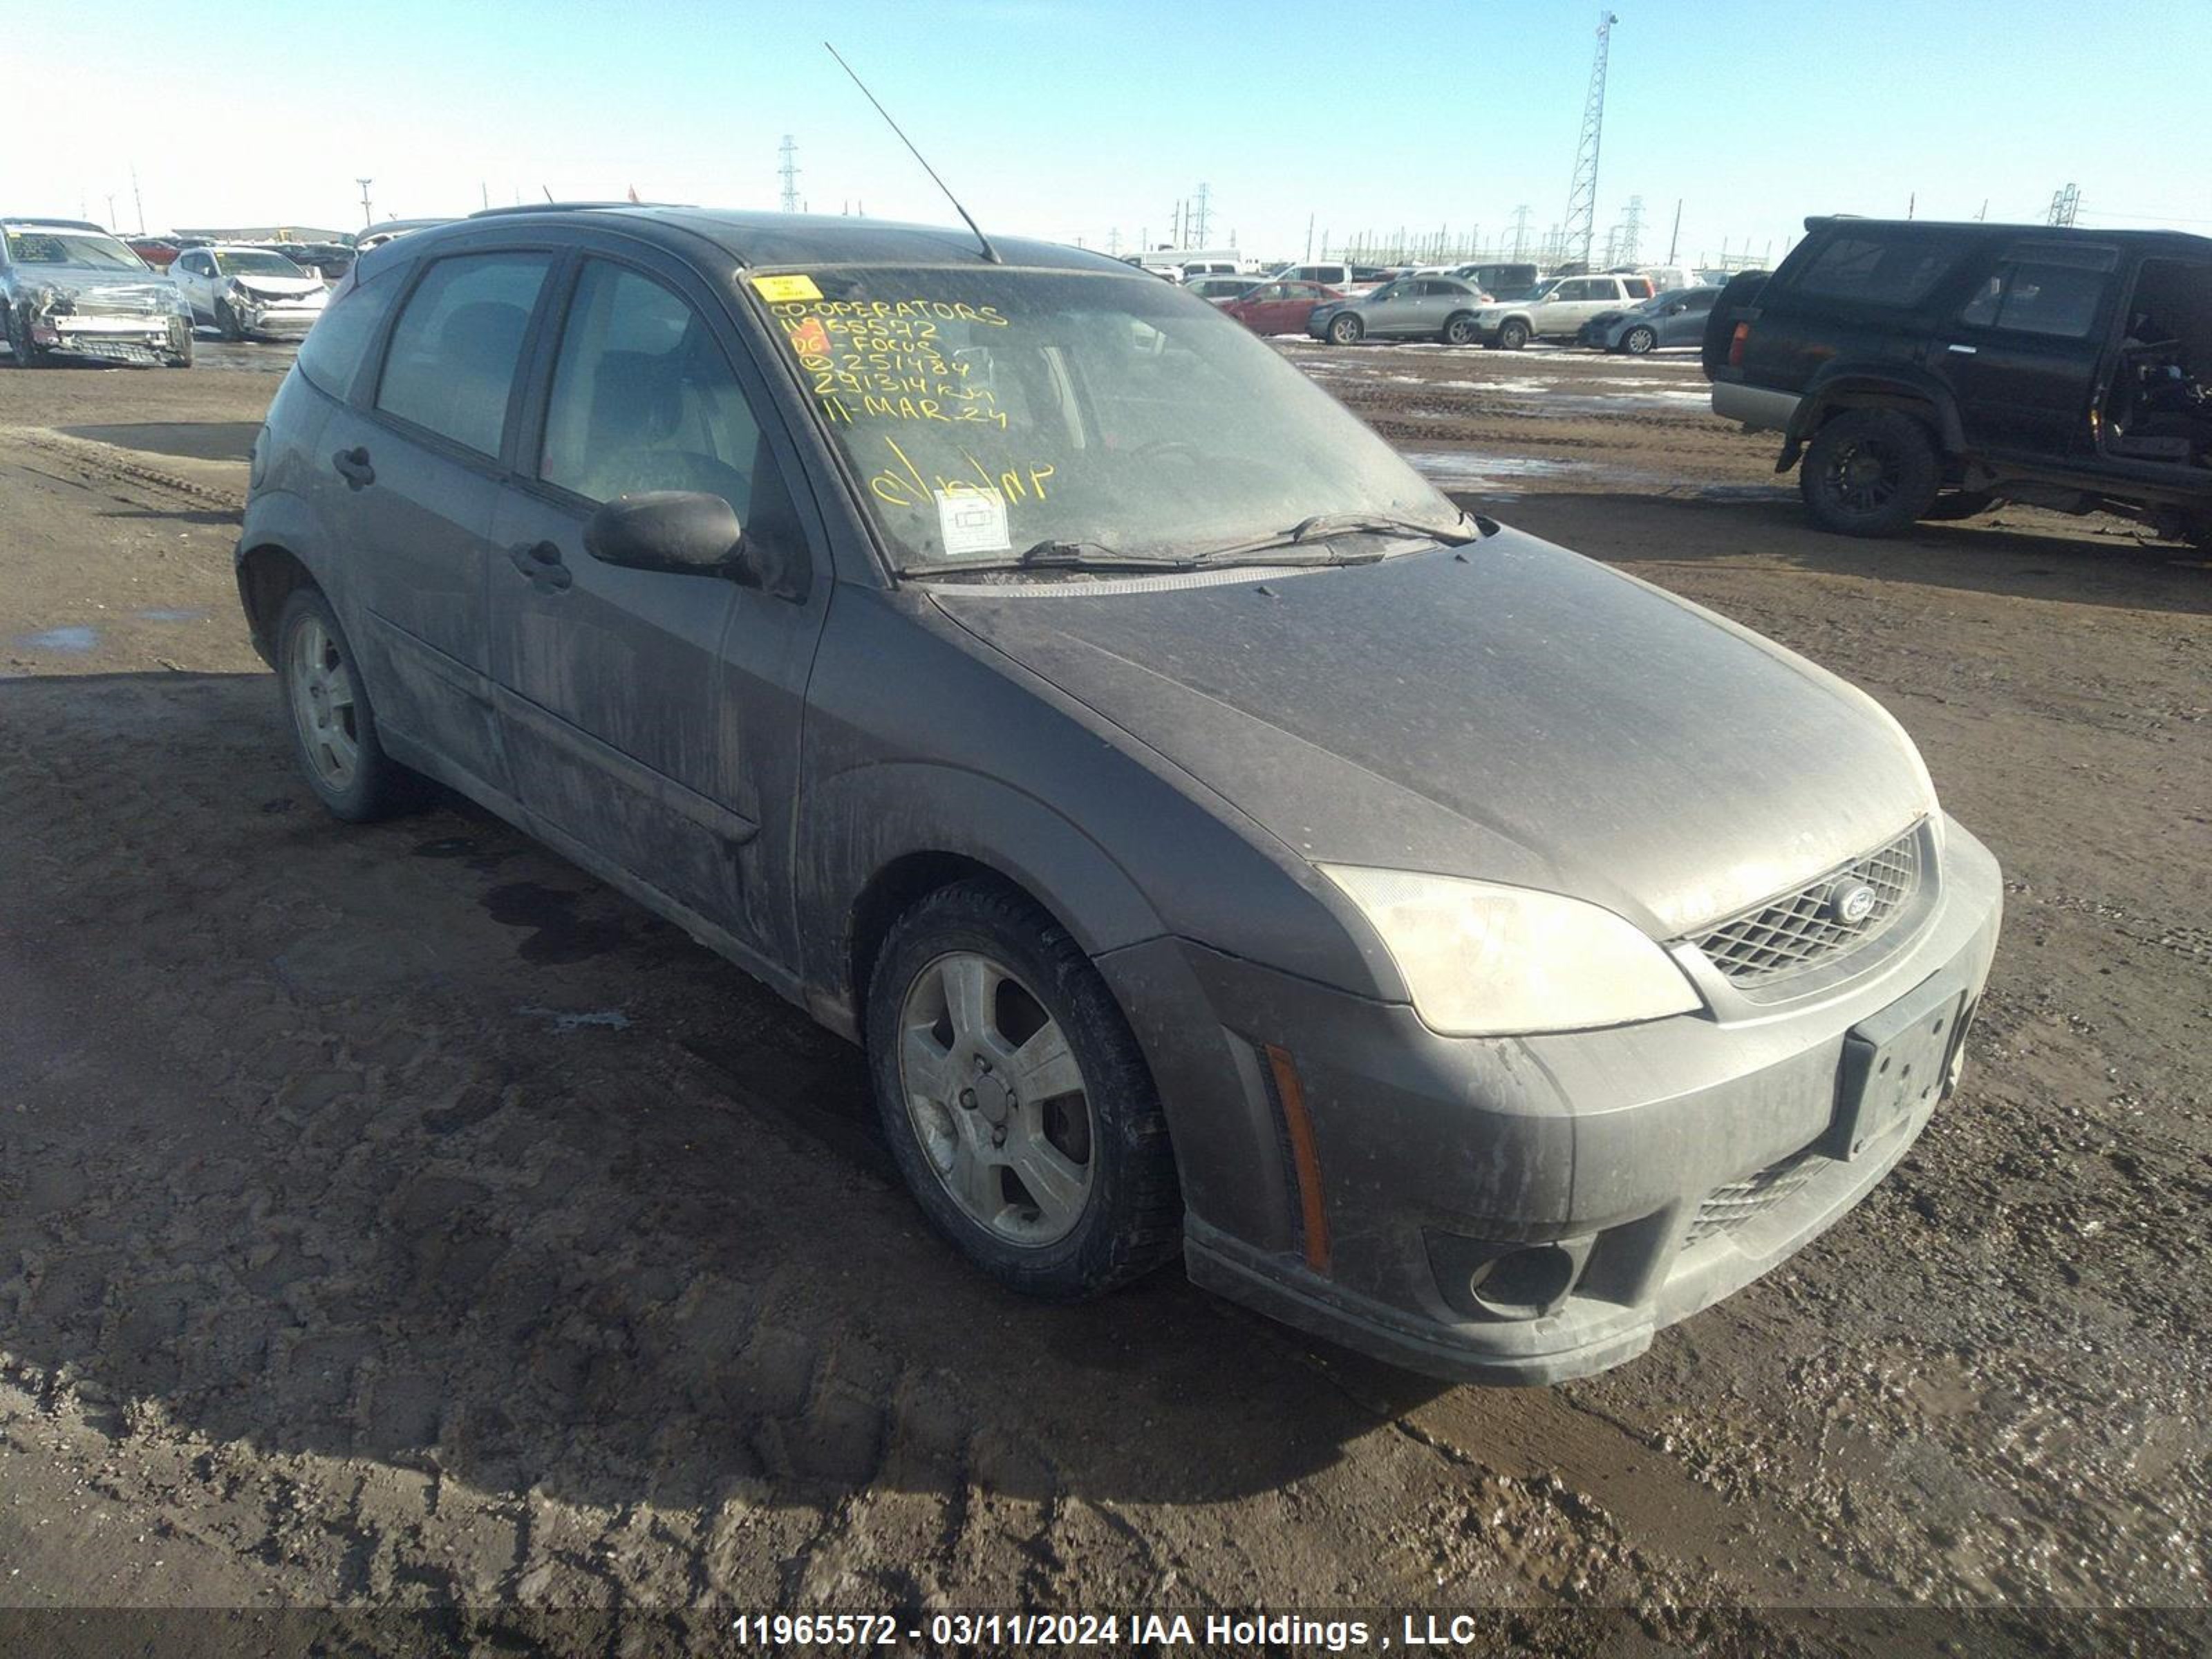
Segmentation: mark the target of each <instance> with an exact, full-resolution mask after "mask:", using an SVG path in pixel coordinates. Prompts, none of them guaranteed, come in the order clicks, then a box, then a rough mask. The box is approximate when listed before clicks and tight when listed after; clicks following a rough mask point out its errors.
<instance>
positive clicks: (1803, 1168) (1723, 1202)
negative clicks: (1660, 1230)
mask: <svg viewBox="0 0 2212 1659" xmlns="http://www.w3.org/2000/svg"><path fill="white" fill-rule="evenodd" d="M1815 1156H1816V1154H1814V1153H1812V1152H1792V1153H1791V1154H1790V1156H1789V1157H1788V1158H1784V1159H1783V1160H1782V1161H1781V1162H1780V1163H1778V1164H1768V1165H1767V1166H1766V1167H1765V1169H1763V1170H1760V1171H1759V1173H1758V1174H1757V1175H1751V1176H1745V1177H1744V1178H1743V1179H1742V1180H1741V1181H1734V1182H1729V1184H1728V1185H1727V1186H1725V1187H1716V1188H1714V1189H1713V1190H1712V1191H1711V1192H1710V1193H1708V1194H1705V1202H1704V1203H1702V1204H1700V1205H1699V1206H1698V1218H1697V1219H1696V1220H1694V1221H1692V1223H1691V1224H1690V1231H1689V1236H1688V1237H1686V1238H1685V1239H1684V1240H1683V1241H1682V1243H1683V1245H1684V1247H1685V1248H1687V1247H1688V1246H1690V1245H1692V1244H1696V1243H1701V1242H1702V1241H1704V1240H1705V1239H1708V1238H1711V1237H1712V1236H1713V1235H1714V1234H1716V1233H1728V1232H1734V1231H1735V1230H1736V1229H1737V1228H1738V1227H1741V1225H1743V1224H1744V1223H1745V1222H1747V1221H1748V1220H1750V1219H1751V1218H1753V1216H1755V1215H1759V1214H1760V1213H1762V1212H1765V1211H1766V1210H1768V1209H1770V1208H1771V1207H1772V1206H1775V1205H1777V1204H1779V1203H1780V1202H1782V1200H1784V1199H1785V1198H1788V1197H1790V1195H1791V1194H1795V1193H1796V1191H1797V1190H1798V1189H1799V1188H1802V1187H1803V1186H1804V1184H1805V1183H1806V1182H1808V1181H1810V1180H1811V1179H1812V1178H1813V1160H1814V1157H1815Z"/></svg>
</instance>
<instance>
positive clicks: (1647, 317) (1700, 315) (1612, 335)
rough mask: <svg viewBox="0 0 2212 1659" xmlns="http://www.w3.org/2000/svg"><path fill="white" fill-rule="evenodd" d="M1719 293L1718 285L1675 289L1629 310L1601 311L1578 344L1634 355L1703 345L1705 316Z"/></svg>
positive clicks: (1576, 338) (1580, 334) (1579, 336)
mask: <svg viewBox="0 0 2212 1659" xmlns="http://www.w3.org/2000/svg"><path fill="white" fill-rule="evenodd" d="M1720 292H1721V291H1720V289H1717V288H1683V289H1668V290H1667V291H1665V292H1662V293H1660V294H1656V295H1653V296H1652V297H1651V298H1650V299H1649V300H1644V301H1639V302H1638V303H1637V304H1635V305H1632V306H1631V307H1628V309H1627V310H1626V311H1601V312H1600V313H1598V314H1597V315H1596V316H1595V317H1593V318H1591V319H1589V321H1588V322H1586V323H1584V324H1583V325H1582V331H1581V332H1580V333H1578V334H1577V335H1576V336H1575V341H1576V343H1577V344H1578V345H1586V346H1595V347H1596V348H1597V349H1599V350H1601V351H1619V352H1626V353H1627V354H1628V355H1629V356H1632V357H1641V356H1644V354H1645V353H1646V352H1649V351H1656V350H1658V349H1661V348H1662V347H1663V346H1702V345H1703V344H1704V343H1705V319H1706V317H1707V316H1708V315H1710V314H1711V311H1712V308H1713V301H1715V300H1717V299H1718V298H1719V297H1720Z"/></svg>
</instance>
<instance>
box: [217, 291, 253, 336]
mask: <svg viewBox="0 0 2212 1659" xmlns="http://www.w3.org/2000/svg"><path fill="white" fill-rule="evenodd" d="M215 325H216V328H217V329H218V330H220V331H222V337H223V338H224V339H226V340H228V341H229V342H231V343H233V344H236V343H238V342H239V341H240V340H243V339H244V338H245V337H246V331H245V330H244V329H242V328H240V326H239V325H238V313H236V312H234V311H233V310H232V309H231V308H230V306H229V303H228V301H222V300H217V301H216V302H215Z"/></svg>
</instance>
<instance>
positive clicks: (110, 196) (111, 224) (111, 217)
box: [107, 190, 115, 230]
mask: <svg viewBox="0 0 2212 1659" xmlns="http://www.w3.org/2000/svg"><path fill="white" fill-rule="evenodd" d="M107 228H109V229H110V230H112V229H114V228H115V192H114V191H112V190H111V191H108V192H107Z"/></svg>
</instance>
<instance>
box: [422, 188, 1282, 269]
mask: <svg viewBox="0 0 2212 1659" xmlns="http://www.w3.org/2000/svg"><path fill="white" fill-rule="evenodd" d="M525 220H535V221H540V222H546V223H550V224H554V225H559V226H562V227H564V228H582V229H592V228H607V227H609V226H610V225H611V224H613V225H618V226H619V227H620V228H622V229H623V231H624V232H626V233H628V234H631V235H634V236H636V237H638V238H640V239H641V240H646V241H653V242H659V243H661V244H663V245H665V246H668V247H670V248H671V250H672V251H677V252H685V251H688V250H687V248H686V245H687V244H696V243H697V242H701V241H704V242H707V243H709V244H711V245H712V246H715V247H718V248H720V249H721V250H722V252H725V253H726V254H728V255H729V256H730V258H731V259H732V261H733V262H734V263H736V264H740V265H744V266H745V267H747V268H749V269H761V268H766V267H774V266H781V265H809V266H813V265H839V264H870V265H943V264H983V263H985V260H984V257H983V252H982V250H981V248H980V247H978V246H976V242H975V236H974V235H973V234H971V233H970V232H969V230H968V229H967V228H965V227H960V226H952V227H948V226H944V225H916V224H903V223H900V222H896V221H895V220H889V219H856V218H847V217H844V216H830V215H826V214H805V213H774V212H740V211H737V210H730V209H723V208H700V207H683V206H677V205H673V204H665V203H630V202H580V203H579V202H550V203H537V204H526V205H524V206H522V207H519V208H491V209H489V210H485V211H483V212H479V213H472V214H471V215H470V216H468V217H467V218H465V219H459V220H455V221H453V222H451V223H449V224H443V225H435V226H432V227H430V228H428V229H424V230H418V231H416V232H415V233H414V234H411V235H410V236H409V237H408V238H407V239H406V240H407V243H408V246H410V248H413V249H416V250H418V251H420V250H423V249H428V248H432V247H435V246H436V245H437V244H439V243H441V242H445V241H447V240H454V239H456V238H457V237H459V236H461V235H464V234H469V233H476V232H481V231H483V230H484V229H485V228H489V227H493V226H496V225H497V224H499V223H500V222H502V221H507V222H517V221H525ZM991 241H992V245H993V246H995V247H996V248H997V249H998V251H999V253H1000V258H1001V259H1002V260H1003V261H1004V263H1006V264H1009V265H1019V266H1023V267H1025V268H1029V269H1043V270H1093V271H1104V272H1108V273H1110V274H1112V275H1115V276H1128V275H1129V274H1130V267H1129V265H1128V264H1127V262H1126V261H1124V260H1121V259H1116V258H1112V257H1111V256H1109V255H1108V254H1104V253H1097V252H1091V250H1089V249H1087V248H1073V247H1064V246H1060V245H1059V244H1057V243H1054V242H1044V241H1037V240H1033V239H1031V238H1029V237H1024V236H1006V235H1000V234H993V235H992V236H991ZM1163 263H1164V262H1163ZM1255 280H1257V279H1256V278H1255Z"/></svg>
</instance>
